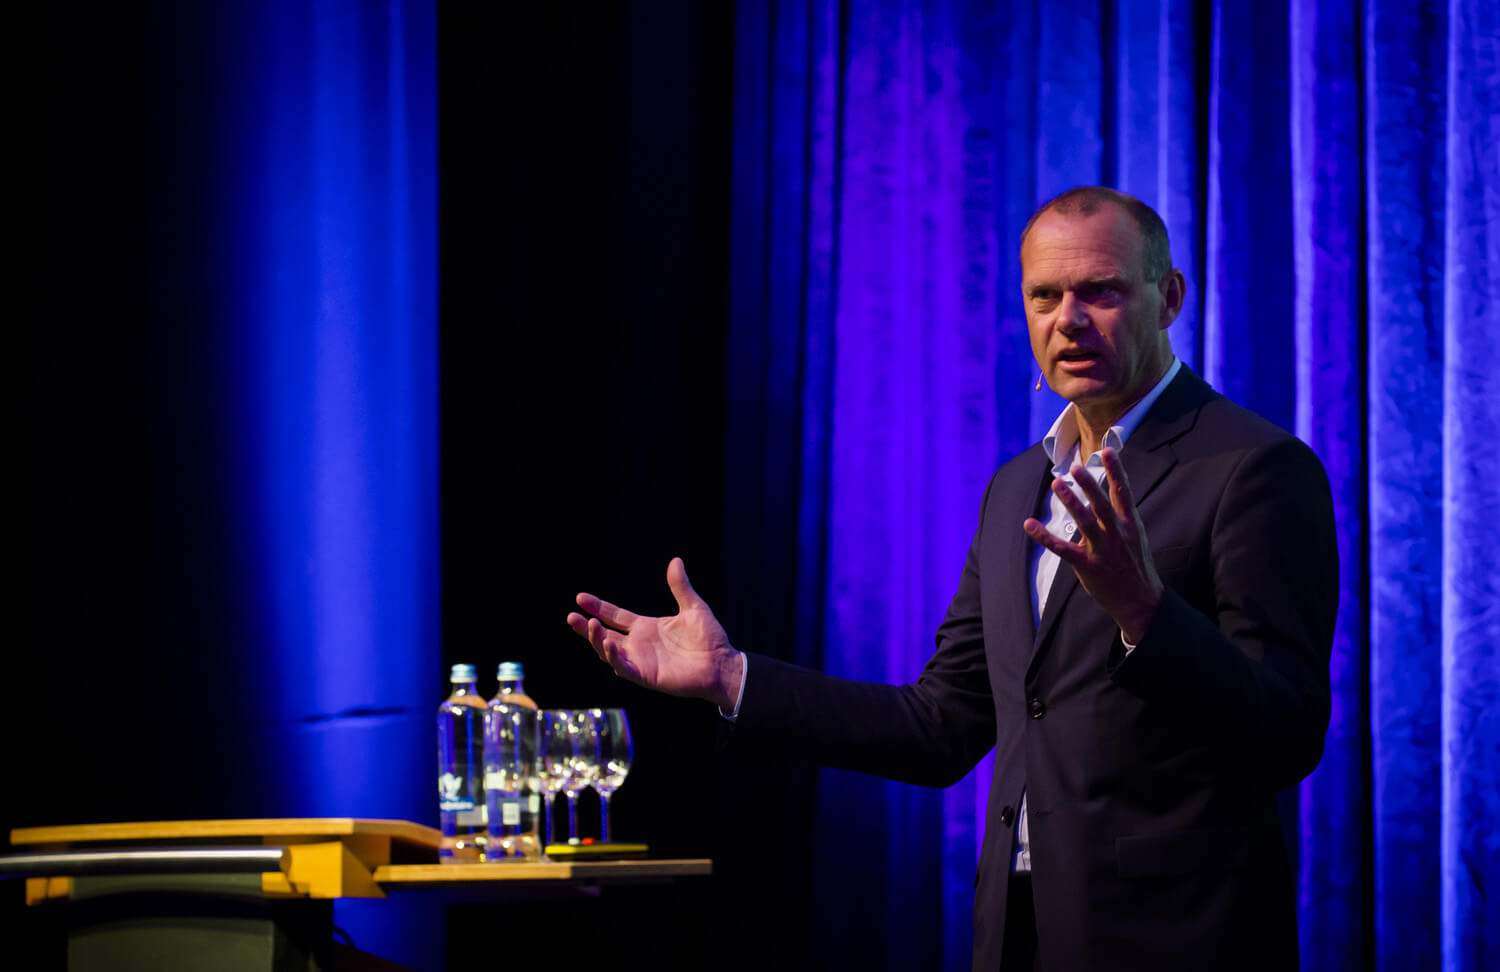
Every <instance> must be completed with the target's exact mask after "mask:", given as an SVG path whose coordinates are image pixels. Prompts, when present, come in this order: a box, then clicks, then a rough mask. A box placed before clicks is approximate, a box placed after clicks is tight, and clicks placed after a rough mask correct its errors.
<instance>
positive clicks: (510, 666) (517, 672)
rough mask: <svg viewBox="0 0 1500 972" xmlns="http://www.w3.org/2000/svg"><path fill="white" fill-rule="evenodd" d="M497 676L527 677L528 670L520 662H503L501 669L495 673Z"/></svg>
mask: <svg viewBox="0 0 1500 972" xmlns="http://www.w3.org/2000/svg"><path fill="white" fill-rule="evenodd" d="M495 677H496V678H525V677H526V670H525V669H524V668H522V667H521V663H520V662H501V663H500V670H499V671H498V672H496V673H495Z"/></svg>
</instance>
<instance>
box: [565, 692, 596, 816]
mask: <svg viewBox="0 0 1500 972" xmlns="http://www.w3.org/2000/svg"><path fill="white" fill-rule="evenodd" d="M597 711H599V710H597V709H575V710H573V711H572V712H571V713H570V715H571V716H572V718H570V719H569V720H568V729H569V733H568V735H569V736H570V737H571V738H572V740H573V761H572V767H573V771H572V772H571V773H569V774H568V778H567V779H566V780H564V781H563V795H564V796H566V797H567V798H568V843H570V844H577V843H581V841H580V840H579V839H578V794H580V793H582V792H583V791H584V790H587V789H588V788H589V786H590V784H592V783H593V782H594V780H595V779H596V778H597V777H598V776H599V754H598V748H597V746H596V745H595V743H594V739H595V737H596V730H595V728H594V716H593V713H594V712H597Z"/></svg>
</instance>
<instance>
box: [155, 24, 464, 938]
mask: <svg viewBox="0 0 1500 972" xmlns="http://www.w3.org/2000/svg"><path fill="white" fill-rule="evenodd" d="M152 9H153V23H152V30H151V35H150V36H151V43H152V44H153V46H154V50H153V58H154V59H155V61H156V62H158V63H162V64H167V63H173V64H176V65H178V67H177V69H176V70H177V80H176V81H175V82H174V86H177V87H186V88H188V89H190V90H188V91H185V92H184V91H180V90H179V91H175V92H173V93H171V95H170V98H168V96H163V101H164V103H170V104H173V105H174V106H175V108H174V109H173V111H172V114H170V115H165V116H162V117H158V118H154V119H153V124H154V125H156V126H157V127H158V129H159V131H160V132H161V133H164V134H161V135H160V136H159V137H160V138H162V139H164V140H167V141H173V142H180V143H182V147H181V149H180V151H183V152H185V153H189V154H190V155H191V157H192V158H194V160H195V166H194V168H195V173H194V174H195V176H196V180H197V181H196V186H197V190H196V192H195V193H193V194H183V195H182V196H181V198H178V194H177V193H175V192H173V191H172V189H173V187H163V190H162V192H163V195H164V197H165V198H168V199H171V200H173V202H174V203H175V204H176V205H177V206H178V208H179V210H180V211H179V212H178V213H177V215H176V218H178V219H180V220H182V221H184V222H191V223H192V226H191V230H190V231H191V232H192V234H193V236H194V237H195V238H196V239H198V240H201V250H200V251H199V252H198V253H196V254H193V255H190V256H189V258H188V260H187V262H186V263H185V264H184V265H183V266H181V267H179V268H175V269H176V270H177V272H179V273H180V274H181V275H182V276H183V278H184V281H185V282H191V283H195V284H196V285H197V287H198V289H199V290H202V291H203V292H205V293H208V294H209V295H210V296H209V297H207V298H206V299H205V300H204V306H203V307H202V309H201V312H202V320H201V326H202V327H203V328H205V329H209V331H210V333H213V334H214V335H216V336H217V337H216V340H217V348H218V354H217V355H216V358H217V361H218V363H219V364H220V366H221V371H220V373H219V374H217V375H216V376H215V377H216V380H217V382H218V383H219V384H220V385H221V386H222V387H223V388H225V389H227V391H226V392H225V398H226V399H227V400H229V401H230V402H232V403H233V404H232V407H231V408H230V410H229V412H228V413H227V414H224V415H215V416H213V417H212V420H213V421H215V422H217V423H218V428H217V435H218V436H219V438H220V439H221V440H222V441H225V442H226V443H228V447H227V448H226V452H227V453H228V454H229V455H231V456H233V457H234V459H233V462H234V463H235V467H236V468H235V470H234V473H233V475H232V476H231V477H229V478H232V479H233V480H234V481H235V483H236V484H237V485H236V489H235V491H234V495H232V496H229V497H226V498H225V501H224V504H223V509H224V515H225V517H226V520H227V522H228V523H229V524H230V528H229V529H228V530H227V531H226V533H227V534H229V535H230V536H232V537H233V541H232V544H231V547H232V549H226V550H225V552H224V553H225V557H224V560H225V562H224V563H222V564H214V565H209V566H208V567H207V568H206V569H214V570H219V571H223V572H224V573H225V574H227V575H228V576H233V577H235V578H236V582H237V587H238V589H239V592H240V595H241V597H242V599H243V604H242V609H241V612H240V613H241V614H242V616H244V617H246V618H249V619H251V621H250V622H249V624H248V629H249V630H246V631H244V632H241V636H242V637H243V638H244V640H245V642H246V643H247V644H251V645H253V646H254V648H253V655H254V657H255V659H256V664H255V665H254V666H253V667H251V668H249V669H248V670H246V671H244V672H243V673H242V680H241V681H240V682H239V684H236V685H234V686H232V687H231V690H232V691H234V692H238V693H244V694H245V695H247V696H249V697H252V698H256V699H258V700H259V701H258V706H257V708H258V710H259V711H260V712H261V713H262V714H263V718H264V724H263V725H260V726H257V727H256V731H257V732H258V734H259V737H260V738H261V739H263V740H264V746H263V748H262V752H261V764H260V765H259V766H255V767H245V768H244V770H243V771H244V772H245V773H246V774H247V775H249V776H251V777H253V778H254V779H255V781H256V782H255V784H254V785H253V786H251V785H248V784H247V786H246V789H247V791H253V792H254V793H256V795H257V800H258V803H257V804H256V806H255V808H254V812H255V814H256V815H275V816H291V817H298V816H336V817H350V816H353V817H386V818H397V819H411V820H417V821H422V822H428V823H435V822H436V820H435V818H436V806H435V804H434V801H433V798H432V792H433V791H432V782H431V781H432V779H433V772H434V770H433V766H434V764H433V759H434V753H435V751H436V739H435V729H434V725H435V723H434V712H435V709H436V705H437V702H438V701H439V700H440V699H441V697H442V690H443V687H444V686H443V682H442V678H441V673H440V671H439V670H438V666H439V664H440V659H441V655H440V642H439V599H438V592H439V587H438V583H439V572H438V568H439V560H438V491H437V482H438V480H437V475H438V473H437V466H438V455H437V441H438V440H437V405H438V385H437V158H436V156H437V128H436V124H437V63H436V58H437V24H436V10H435V5H434V4H433V3H432V2H431V0H387V2H384V3H365V2H359V0H320V2H316V3H310V4H309V3H297V2H273V3H262V2H233V3H222V4H212V5H204V4H194V3H186V4H184V3H173V2H162V3H158V4H155V5H154V6H153V8H152ZM194 292H195V293H196V292H198V291H197V290H195V291H194ZM207 647H208V646H205V648H207ZM380 904H381V905H386V904H387V903H386V902H380ZM410 912H411V909H401V910H400V911H399V912H394V913H393V912H392V911H390V910H386V911H384V912H377V911H375V910H370V909H367V908H366V906H364V905H363V904H361V903H359V902H340V903H339V910H338V917H337V921H338V923H339V924H340V925H341V926H342V927H344V928H345V929H346V930H348V931H350V932H351V933H352V934H353V937H354V940H355V942H356V944H357V945H358V946H359V947H361V948H365V949H368V950H371V951H374V952H376V953H379V954H382V955H386V956H390V957H392V958H396V959H399V960H401V961H403V962H408V963H426V962H429V961H432V960H434V959H437V960H440V959H441V954H442V953H441V951H440V950H439V951H438V952H433V951H432V945H431V943H430V942H429V941H426V940H424V938H423V937H418V936H417V935H415V934H413V932H414V930H415V929H416V927H417V923H416V922H406V921H403V920H401V919H400V918H398V917H396V915H400V914H407V915H409V913H410ZM433 920H440V916H436V915H435V913H432V912H430V910H429V913H428V914H427V915H426V918H425V919H424V921H425V922H426V923H427V924H429V925H430V924H431V922H432V921H433ZM438 947H439V949H440V948H441V946H438Z"/></svg>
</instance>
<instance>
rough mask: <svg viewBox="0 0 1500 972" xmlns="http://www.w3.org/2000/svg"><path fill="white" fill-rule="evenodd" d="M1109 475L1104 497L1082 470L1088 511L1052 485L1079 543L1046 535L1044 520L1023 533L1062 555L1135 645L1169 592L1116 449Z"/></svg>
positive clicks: (1064, 488) (1107, 458) (1110, 454)
mask: <svg viewBox="0 0 1500 972" xmlns="http://www.w3.org/2000/svg"><path fill="white" fill-rule="evenodd" d="M1101 458H1103V460H1104V474H1105V476H1106V477H1107V478H1108V481H1109V495H1108V496H1105V495H1104V491H1103V490H1102V489H1100V488H1099V484H1098V483H1096V482H1094V478H1093V477H1092V476H1090V475H1088V474H1087V473H1085V472H1084V471H1083V469H1082V468H1081V467H1079V466H1078V465H1076V464H1075V465H1074V467H1073V479H1074V480H1075V481H1077V483H1078V487H1079V488H1080V489H1081V490H1083V493H1084V495H1085V496H1086V497H1087V498H1088V505H1087V506H1085V505H1084V504H1083V503H1082V502H1080V501H1079V499H1078V497H1077V496H1075V495H1074V494H1073V491H1072V490H1071V489H1069V488H1068V485H1067V483H1064V482H1063V481H1062V480H1060V479H1057V480H1053V482H1052V492H1053V495H1055V496H1056V497H1057V498H1058V500H1059V501H1061V502H1062V505H1063V506H1064V507H1065V508H1066V509H1067V511H1068V513H1070V514H1071V515H1072V517H1073V522H1074V523H1076V524H1078V529H1079V530H1080V531H1081V533H1082V536H1081V538H1080V542H1078V543H1069V542H1068V541H1066V540H1063V539H1061V538H1059V537H1055V536H1053V535H1052V534H1051V533H1048V532H1047V528H1046V527H1044V526H1042V524H1041V522H1040V521H1039V520H1036V519H1035V518H1028V519H1027V520H1026V522H1025V523H1023V524H1022V529H1024V530H1025V531H1026V535H1027V536H1028V537H1030V538H1031V539H1032V540H1034V541H1036V542H1037V543H1039V544H1041V545H1042V546H1044V547H1046V548H1047V549H1048V550H1050V551H1052V552H1053V553H1055V554H1057V556H1058V557H1059V558H1061V559H1062V560H1063V562H1065V563H1067V564H1069V565H1071V566H1072V568H1073V572H1074V573H1076V574H1077V575H1078V582H1079V583H1080V584H1082V585H1083V589H1084V590H1085V591H1087V592H1088V593H1089V596H1090V597H1092V598H1093V599H1094V600H1095V601H1097V602H1099V606H1100V607H1102V608H1103V609H1104V611H1105V613H1106V614H1108V615H1109V616H1110V617H1112V618H1114V620H1115V623H1116V624H1118V625H1119V626H1120V632H1121V633H1122V634H1123V635H1124V636H1125V637H1126V638H1127V639H1128V640H1129V641H1130V642H1131V643H1132V644H1134V643H1136V642H1138V641H1140V640H1141V638H1143V637H1145V634H1146V629H1147V628H1148V627H1150V625H1151V619H1152V618H1153V617H1154V616H1155V615H1156V609H1157V607H1158V606H1159V605H1160V604H1161V596H1162V592H1163V590H1164V589H1165V588H1164V586H1163V584H1162V582H1161V578H1160V577H1158V576H1157V574H1156V566H1155V564H1153V563H1152V562H1151V549H1150V547H1149V546H1148V545H1147V543H1146V528H1145V526H1144V525H1143V524H1142V523H1141V517H1140V513H1138V512H1137V511H1136V508H1135V498H1134V497H1133V496H1131V494H1130V481H1129V480H1128V479H1126V477H1125V467H1124V466H1123V465H1122V464H1121V463H1120V457H1119V455H1118V454H1117V453H1116V452H1115V450H1114V449H1105V450H1104V451H1103V453H1102V456H1101Z"/></svg>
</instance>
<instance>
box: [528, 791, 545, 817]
mask: <svg viewBox="0 0 1500 972" xmlns="http://www.w3.org/2000/svg"><path fill="white" fill-rule="evenodd" d="M526 809H527V810H530V811H531V812H532V813H541V812H542V798H541V797H540V796H538V795H537V794H535V793H533V794H532V795H531V796H529V797H527V798H526Z"/></svg>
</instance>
